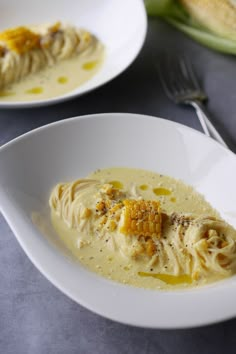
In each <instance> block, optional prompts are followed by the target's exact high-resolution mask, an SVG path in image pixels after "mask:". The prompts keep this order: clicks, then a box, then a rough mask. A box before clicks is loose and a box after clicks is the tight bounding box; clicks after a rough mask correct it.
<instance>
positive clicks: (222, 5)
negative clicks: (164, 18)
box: [179, 0, 236, 39]
mask: <svg viewBox="0 0 236 354" xmlns="http://www.w3.org/2000/svg"><path fill="white" fill-rule="evenodd" d="M179 1H180V2H181V4H182V5H183V6H184V8H185V9H186V10H187V11H188V12H189V14H190V15H191V16H192V17H193V18H194V19H195V20H196V21H198V22H199V23H201V24H202V25H203V26H205V27H206V28H208V29H209V30H211V31H212V32H215V33H217V34H218V35H221V36H224V37H227V38H230V39H233V38H236V6H235V4H233V3H232V1H230V0H211V1H210V0H179Z"/></svg>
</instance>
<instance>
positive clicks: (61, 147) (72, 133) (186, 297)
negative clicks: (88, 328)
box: [0, 113, 236, 328]
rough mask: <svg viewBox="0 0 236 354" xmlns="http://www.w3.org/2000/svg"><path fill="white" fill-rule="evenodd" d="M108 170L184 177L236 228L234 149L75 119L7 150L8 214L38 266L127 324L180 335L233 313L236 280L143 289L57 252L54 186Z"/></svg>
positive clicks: (2, 195) (163, 128) (157, 126)
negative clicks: (39, 222) (51, 203)
mask: <svg viewBox="0 0 236 354" xmlns="http://www.w3.org/2000/svg"><path fill="white" fill-rule="evenodd" d="M110 166H127V167H136V168H143V169H148V170H152V171H156V172H160V173H163V174H167V175H171V176H173V177H175V178H180V179H182V180H183V181H184V182H186V183H188V184H191V185H193V186H194V187H195V188H196V189H197V190H198V191H200V192H201V193H203V194H204V195H205V197H206V199H207V200H208V201H209V202H210V203H211V204H212V205H213V206H214V207H215V208H216V209H218V210H219V212H220V213H221V214H222V216H223V217H224V218H225V219H226V220H227V221H228V222H230V223H231V224H232V225H234V226H235V227H236V213H235V205H236V188H235V176H236V158H235V155H234V154H233V153H232V152H230V151H228V150H227V149H225V148H223V147H222V146H221V145H219V144H218V143H217V142H215V141H213V140H212V139H210V138H207V137H206V136H204V135H203V134H201V133H199V132H196V131H195V130H193V129H190V128H187V127H185V126H183V125H180V124H176V123H172V122H169V121H165V120H163V119H159V118H154V117H148V116H143V115H136V114H118V113H110V114H99V115H91V116H84V117H77V118H72V119H67V120H64V121H60V122H57V123H53V124H50V125H47V126H44V127H42V128H39V129H36V130H34V131H32V132H30V133H27V134H25V135H23V136H21V137H19V138H17V139H15V140H13V141H12V142H10V143H8V144H6V145H5V146H3V147H1V148H0V171H1V172H0V209H1V211H2V213H3V215H4V216H5V218H6V220H7V221H8V223H9V225H10V227H11V228H12V230H13V232H14V233H15V235H16V238H17V239H18V241H19V243H20V244H21V246H22V248H23V249H24V251H25V252H26V254H27V255H28V257H29V258H30V259H31V261H32V262H33V263H34V264H35V266H36V267H37V268H38V269H39V270H40V271H41V272H42V273H43V274H44V275H45V276H46V277H47V278H48V279H49V280H50V281H51V282H52V283H53V284H54V285H55V286H57V287H58V288H59V289H60V290H61V291H63V292H64V293H65V294H67V295H68V296H69V297H71V298H72V299H74V300H75V301H77V302H78V303H80V304H81V305H83V306H85V307H87V308H89V309H90V310H92V311H94V312H96V313H98V314H101V315H103V316H105V317H108V318H111V319H113V320H116V321H120V322H123V323H127V324H132V325H136V326H143V327H155V328H173V327H175V328H178V327H188V326H199V325H203V324H207V323H212V322H216V321H220V320H223V319H227V318H230V317H233V316H235V315H236V307H235V298H236V278H235V277H231V278H229V279H227V280H224V281H221V282H218V283H215V284H213V285H210V286H206V287H203V288H201V289H192V290H187V291H183V290H181V291H180V290H179V291H175V292H165V291H154V290H145V289H139V288H134V287H130V286H127V285H122V284H119V283H116V282H113V281H110V280H107V279H105V278H102V277H100V276H99V275H97V274H95V273H92V272H90V271H89V270H87V269H85V268H84V267H83V266H81V265H80V263H78V262H76V261H74V260H73V258H72V257H70V256H69V255H68V253H67V252H66V250H65V249H64V248H63V246H61V245H58V241H57V240H58V239H57V237H56V235H55V234H54V232H53V230H52V228H51V226H50V218H49V208H48V198H49V193H50V191H51V188H52V187H53V186H54V185H55V184H56V183H57V182H59V181H63V180H64V181H65V180H72V179H76V178H78V177H84V176H86V175H87V174H88V173H90V172H92V171H93V170H95V169H97V168H104V167H110ZM35 211H39V212H42V213H43V215H44V216H43V218H44V222H45V223H47V227H46V228H45V230H43V231H42V232H41V231H39V229H38V227H37V226H35V223H34V222H35V221H34V222H33V221H32V212H35ZM44 234H46V236H45V235H44Z"/></svg>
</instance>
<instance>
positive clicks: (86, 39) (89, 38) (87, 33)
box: [83, 32, 92, 42]
mask: <svg viewBox="0 0 236 354" xmlns="http://www.w3.org/2000/svg"><path fill="white" fill-rule="evenodd" d="M91 38H92V36H91V34H90V33H89V32H84V34H83V39H84V40H85V41H86V42H89V41H90V40H91Z"/></svg>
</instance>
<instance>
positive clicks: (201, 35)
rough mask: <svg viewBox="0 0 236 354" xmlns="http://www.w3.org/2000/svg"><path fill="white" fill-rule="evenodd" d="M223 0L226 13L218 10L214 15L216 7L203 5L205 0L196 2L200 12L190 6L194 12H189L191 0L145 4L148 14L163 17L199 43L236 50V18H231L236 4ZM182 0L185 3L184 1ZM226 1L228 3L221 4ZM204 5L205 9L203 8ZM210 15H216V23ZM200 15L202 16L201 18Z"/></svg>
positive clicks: (152, 0)
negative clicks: (211, 19) (202, 14)
mask: <svg viewBox="0 0 236 354" xmlns="http://www.w3.org/2000/svg"><path fill="white" fill-rule="evenodd" d="M205 1H206V0H205ZM209 1H212V3H213V2H214V1H216V3H217V2H218V1H219V0H209ZM220 1H221V5H223V6H224V10H227V11H228V13H227V14H225V13H223V12H222V13H220V12H219V11H217V14H215V15H214V12H213V11H212V10H214V7H213V8H211V6H208V7H207V8H206V7H204V6H203V5H204V4H203V3H204V0H202V1H199V4H197V5H198V8H197V10H198V11H197V12H196V11H195V10H196V9H194V8H191V11H190V12H191V15H190V13H189V12H188V11H189V10H190V9H189V7H188V6H184V4H185V3H187V2H188V1H181V0H180V1H177V0H145V5H146V9H147V13H148V15H150V16H160V17H162V18H163V19H165V20H166V21H167V22H168V23H170V24H171V25H173V26H174V27H176V28H177V29H179V30H181V31H182V32H184V33H185V34H187V35H189V36H190V37H191V38H193V39H194V40H196V41H198V42H199V43H201V44H203V45H205V46H208V47H209V48H211V49H214V50H217V51H220V52H222V53H227V54H236V22H234V21H232V19H234V17H235V18H236V6H234V5H232V4H231V5H230V7H228V6H227V3H228V5H229V1H230V0H220ZM231 1H232V0H231ZM181 2H183V3H184V4H181ZM224 2H225V4H222V3H224ZM195 3H197V1H195ZM201 3H202V4H201ZM212 3H211V5H212ZM191 5H192V4H191ZM201 5H202V9H201V8H200V6H201ZM216 9H217V8H216ZM206 10H208V11H209V10H211V11H209V12H210V13H209V14H208V13H207V12H206ZM217 10H219V9H217ZM229 10H230V11H235V13H231V14H230V16H229ZM201 11H204V21H203V19H202V17H201V16H199V14H200V15H201ZM216 15H217V16H216ZM210 16H214V18H213V19H214V23H213V24H212V21H209V20H208V19H210V18H211V17H210ZM199 19H201V21H200V20H199ZM230 21H231V22H232V23H231V22H230ZM209 27H210V28H209ZM214 29H215V30H214Z"/></svg>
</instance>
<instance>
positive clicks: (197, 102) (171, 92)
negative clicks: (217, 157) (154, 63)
mask: <svg viewBox="0 0 236 354" xmlns="http://www.w3.org/2000/svg"><path fill="white" fill-rule="evenodd" d="M158 72H159V77H160V80H161V83H162V86H163V88H164V91H165V93H166V95H167V96H168V97H169V99H171V100H172V101H174V102H175V103H177V104H186V105H191V106H192V107H193V108H194V109H195V110H196V113H197V116H198V118H199V121H200V123H201V126H202V129H203V131H204V133H205V134H206V135H208V136H210V137H212V138H214V139H215V140H217V141H218V142H219V143H220V144H222V145H223V146H225V147H228V146H227V145H226V143H225V142H224V140H223V139H222V137H221V136H220V134H219V133H218V131H217V130H216V128H215V127H214V126H213V124H212V123H211V121H210V118H209V114H208V112H207V111H206V109H205V107H204V105H203V103H204V101H206V100H207V96H206V95H205V93H204V92H203V91H202V89H201V88H200V85H199V83H198V80H197V78H196V75H195V73H194V71H193V68H192V65H191V64H190V62H189V61H188V60H187V59H183V58H179V57H177V56H175V57H173V56H170V55H167V56H165V57H163V58H162V60H161V61H160V62H159V65H158Z"/></svg>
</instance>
